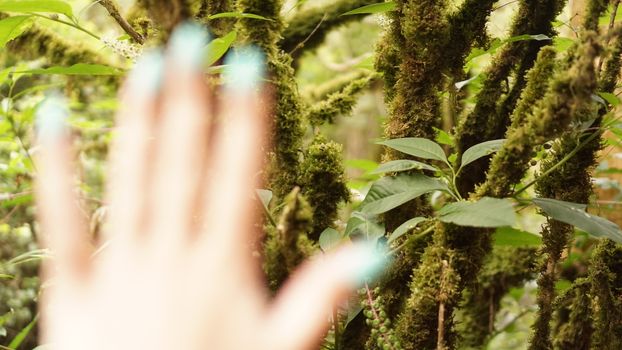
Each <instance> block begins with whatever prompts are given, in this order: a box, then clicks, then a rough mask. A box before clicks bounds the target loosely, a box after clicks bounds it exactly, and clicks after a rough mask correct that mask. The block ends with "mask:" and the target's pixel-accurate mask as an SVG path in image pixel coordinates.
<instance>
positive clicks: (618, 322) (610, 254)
mask: <svg viewBox="0 0 622 350" xmlns="http://www.w3.org/2000/svg"><path fill="white" fill-rule="evenodd" d="M589 274H590V280H591V282H592V288H591V294H592V297H593V313H594V336H593V340H592V341H593V344H592V349H602V350H615V349H622V247H621V246H620V245H618V244H616V243H614V242H613V241H611V240H608V239H604V240H602V241H601V242H600V243H599V244H598V246H597V247H596V249H595V250H594V256H593V258H592V264H591V266H590V273H589Z"/></svg>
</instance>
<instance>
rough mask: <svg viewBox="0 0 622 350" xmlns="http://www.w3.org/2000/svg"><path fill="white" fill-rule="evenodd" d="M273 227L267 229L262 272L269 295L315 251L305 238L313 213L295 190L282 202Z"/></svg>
mask: <svg viewBox="0 0 622 350" xmlns="http://www.w3.org/2000/svg"><path fill="white" fill-rule="evenodd" d="M284 204H285V207H284V209H283V211H282V212H281V217H280V219H279V223H278V226H277V227H269V228H268V229H267V239H266V242H265V246H264V256H265V258H264V271H265V272H266V276H267V279H268V284H269V286H270V289H271V290H272V291H273V292H276V291H277V290H278V288H279V287H280V286H281V285H282V284H283V282H285V280H286V279H287V277H288V276H289V274H290V273H291V272H292V271H293V270H294V269H295V268H296V267H298V265H300V263H301V262H303V261H304V260H305V259H306V258H308V257H309V256H311V255H312V254H313V252H314V250H315V249H316V248H315V247H314V246H313V243H311V241H310V240H309V238H308V236H307V235H308V234H309V233H310V232H311V231H312V228H313V211H312V209H311V206H310V205H309V203H308V202H307V200H306V199H305V198H304V197H302V195H301V194H300V188H298V187H296V188H295V189H294V190H293V191H292V192H291V193H290V194H289V195H288V196H287V197H286V198H285V200H284Z"/></svg>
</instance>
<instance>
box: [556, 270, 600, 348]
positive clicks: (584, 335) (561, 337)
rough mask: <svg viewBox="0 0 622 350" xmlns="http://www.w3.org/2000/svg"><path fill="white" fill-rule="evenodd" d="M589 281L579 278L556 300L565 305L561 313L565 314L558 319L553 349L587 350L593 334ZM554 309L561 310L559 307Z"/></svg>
mask: <svg viewBox="0 0 622 350" xmlns="http://www.w3.org/2000/svg"><path fill="white" fill-rule="evenodd" d="M590 285H591V283H590V280H589V279H587V278H580V279H578V280H576V281H575V282H574V283H573V284H572V287H571V288H570V289H568V290H567V291H566V292H565V293H564V294H563V295H561V296H560V297H559V298H558V301H557V302H556V303H557V304H562V303H566V304H567V305H566V306H565V307H564V310H563V311H558V312H564V313H566V314H567V316H566V317H565V318H567V319H560V321H558V322H559V327H558V331H557V334H556V336H555V337H554V341H553V348H554V349H559V350H565V349H573V350H589V349H590V348H591V340H592V333H593V332H594V327H593V320H592V314H591V303H592V300H591V299H590V298H591V296H590ZM555 309H558V310H560V309H562V308H561V307H560V306H557V307H555Z"/></svg>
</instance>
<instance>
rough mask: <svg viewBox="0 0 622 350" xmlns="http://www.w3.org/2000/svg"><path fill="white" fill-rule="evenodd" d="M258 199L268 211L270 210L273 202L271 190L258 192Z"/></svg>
mask: <svg viewBox="0 0 622 350" xmlns="http://www.w3.org/2000/svg"><path fill="white" fill-rule="evenodd" d="M256 192H257V197H259V200H261V204H262V205H263V206H264V208H266V210H268V211H269V210H270V209H268V208H270V202H271V201H272V191H270V190H256Z"/></svg>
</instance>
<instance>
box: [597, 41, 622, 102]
mask: <svg viewBox="0 0 622 350" xmlns="http://www.w3.org/2000/svg"><path fill="white" fill-rule="evenodd" d="M613 39H614V43H613V45H611V46H610V50H611V52H610V53H609V57H608V58H607V60H606V61H605V65H604V67H605V69H604V71H603V72H602V76H601V80H600V91H604V92H609V93H613V92H614V90H615V88H616V85H617V83H618V79H619V78H620V68H622V32H619V31H618V32H617V33H616V35H614V37H613Z"/></svg>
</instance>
